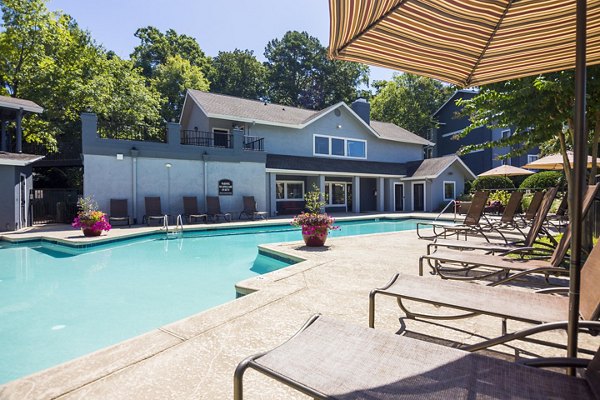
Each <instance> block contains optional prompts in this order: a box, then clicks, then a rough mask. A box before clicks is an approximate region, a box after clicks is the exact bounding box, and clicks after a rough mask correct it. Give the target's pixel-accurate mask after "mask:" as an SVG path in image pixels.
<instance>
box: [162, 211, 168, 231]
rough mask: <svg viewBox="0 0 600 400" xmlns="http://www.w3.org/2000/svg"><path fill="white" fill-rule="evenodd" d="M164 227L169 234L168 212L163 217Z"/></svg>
mask: <svg viewBox="0 0 600 400" xmlns="http://www.w3.org/2000/svg"><path fill="white" fill-rule="evenodd" d="M162 227H163V229H164V230H165V232H167V234H169V216H168V215H167V214H165V215H164V217H163V226H162Z"/></svg>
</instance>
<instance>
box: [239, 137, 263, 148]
mask: <svg viewBox="0 0 600 400" xmlns="http://www.w3.org/2000/svg"><path fill="white" fill-rule="evenodd" d="M264 142H265V138H261V137H258V136H244V150H247V151H265V147H264Z"/></svg>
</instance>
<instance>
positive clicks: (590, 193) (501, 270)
mask: <svg viewBox="0 0 600 400" xmlns="http://www.w3.org/2000/svg"><path fill="white" fill-rule="evenodd" d="M599 188H600V184H596V185H591V186H588V187H587V190H586V193H585V196H584V199H583V209H582V212H583V216H586V215H587V213H588V211H589V209H590V208H591V205H592V204H593V202H594V200H595V197H596V193H597V191H598V189H599ZM536 223H538V224H539V223H543V221H541V222H540V221H539V220H538V221H536ZM570 240H571V230H570V227H567V229H566V231H565V233H564V234H563V236H562V238H561V239H560V241H559V243H558V244H557V246H556V248H555V249H554V251H553V252H552V254H551V255H549V256H548V255H547V253H548V251H549V249H547V248H539V247H522V248H517V249H513V250H510V251H507V252H505V253H501V254H498V255H491V254H474V253H470V252H464V251H456V250H451V249H449V250H441V251H436V252H435V253H432V254H427V255H423V256H421V257H420V258H419V275H423V270H424V265H425V262H427V263H428V265H429V267H431V269H432V273H433V274H437V275H439V276H440V277H441V278H443V279H457V280H479V279H486V278H491V277H494V276H500V275H504V278H503V279H501V280H499V281H497V282H494V283H493V284H494V285H496V284H500V283H506V282H508V281H511V280H514V279H517V278H521V277H523V276H525V275H529V274H533V273H543V274H544V275H545V276H546V279H548V276H549V274H566V273H567V272H568V271H567V270H566V269H565V268H562V267H561V264H562V263H563V261H564V260H565V257H566V256H567V252H568V250H569V244H570ZM513 254H514V255H519V256H520V257H521V258H511V257H510V255H513ZM525 256H529V257H534V259H524V257H525ZM482 268H483V269H485V270H486V271H485V272H482V273H481V274H476V275H464V276H463V275H458V273H469V272H471V271H473V270H476V269H482ZM490 271H491V272H490ZM512 272H515V273H514V274H513V275H511V273H512Z"/></svg>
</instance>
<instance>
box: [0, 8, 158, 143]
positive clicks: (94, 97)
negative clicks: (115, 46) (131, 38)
mask: <svg viewBox="0 0 600 400" xmlns="http://www.w3.org/2000/svg"><path fill="white" fill-rule="evenodd" d="M0 5H1V10H2V18H3V24H2V28H3V31H1V32H0V79H1V85H2V88H3V90H4V91H5V92H6V93H9V94H10V95H11V96H13V97H17V96H18V97H22V98H26V99H29V100H32V101H34V102H36V103H38V104H40V105H41V106H42V107H44V113H43V114H41V115H40V116H30V117H28V118H27V119H26V120H25V121H24V124H23V128H24V138H25V141H27V142H35V143H41V144H43V145H44V146H45V147H46V148H47V149H48V150H49V151H53V150H56V148H57V140H58V141H60V142H62V143H66V142H72V143H73V144H74V145H77V146H78V145H79V143H80V141H79V137H80V131H81V129H80V126H79V115H80V113H81V112H82V111H85V110H88V109H89V110H92V111H96V112H97V113H98V114H99V115H100V117H102V118H110V119H113V120H116V121H123V123H138V122H143V121H152V122H154V121H158V120H159V115H158V111H159V104H160V103H159V99H160V97H159V95H158V94H157V93H156V92H155V91H153V89H151V88H147V87H146V86H145V80H144V78H143V77H142V76H141V75H140V73H139V70H137V69H134V68H133V64H132V63H131V62H128V61H123V60H120V59H119V58H118V57H114V56H112V54H110V53H107V52H106V51H105V50H104V49H102V48H101V47H100V46H98V45H96V44H95V43H94V41H93V40H92V38H91V37H90V35H89V33H88V32H86V31H83V30H81V29H80V28H79V26H78V25H77V23H76V22H75V21H74V20H73V19H72V18H71V17H70V16H68V15H65V14H63V13H62V12H49V11H48V10H47V8H46V5H45V2H44V1H41V0H39V1H38V0H32V1H27V2H24V1H18V0H3V1H2V2H1V3H0Z"/></svg>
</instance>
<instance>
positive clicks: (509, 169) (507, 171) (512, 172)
mask: <svg viewBox="0 0 600 400" xmlns="http://www.w3.org/2000/svg"><path fill="white" fill-rule="evenodd" d="M533 173H534V172H533V171H528V170H526V169H523V168H519V167H513V166H512V165H501V166H499V167H496V168H492V169H490V170H489V171H485V172H482V173H480V174H479V175H477V176H519V175H531V174H533Z"/></svg>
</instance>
